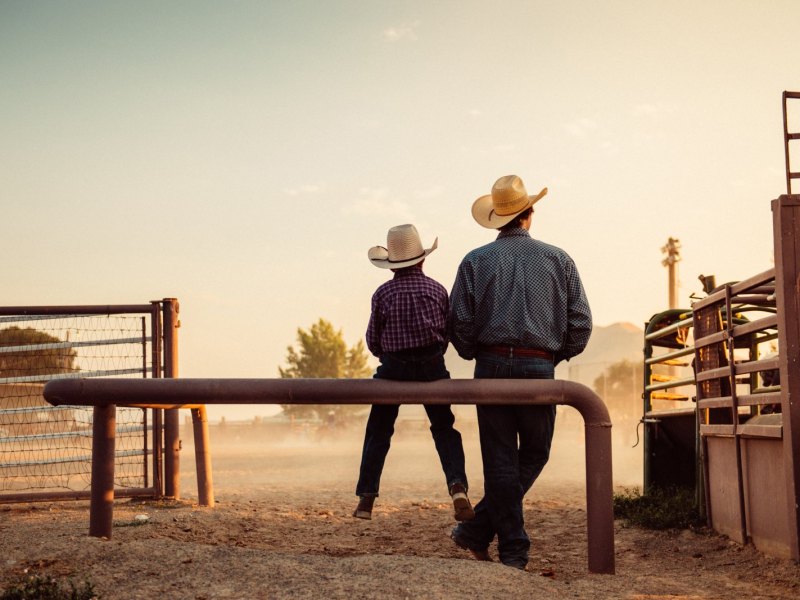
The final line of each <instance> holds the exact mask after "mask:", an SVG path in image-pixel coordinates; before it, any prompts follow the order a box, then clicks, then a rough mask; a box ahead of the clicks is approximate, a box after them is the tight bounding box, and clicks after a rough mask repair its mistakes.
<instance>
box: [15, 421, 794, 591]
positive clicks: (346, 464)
mask: <svg viewBox="0 0 800 600" xmlns="http://www.w3.org/2000/svg"><path fill="white" fill-rule="evenodd" d="M469 427H470V425H469V424H465V425H464V426H463V427H462V430H465V447H466V451H467V460H468V474H469V476H470V481H471V486H472V490H471V496H472V497H473V500H477V499H479V498H480V496H481V488H482V478H481V473H480V468H481V467H480V454H479V450H478V444H477V440H476V439H475V436H474V435H470V433H469V431H466V430H467V429H469ZM212 435H213V432H212ZM358 435H360V432H359V433H358ZM237 438H238V439H237ZM580 438H581V436H580V435H579V434H578V433H577V432H576V431H574V430H571V429H569V428H568V427H567V428H562V429H561V430H560V431H559V432H558V434H557V437H556V440H555V442H554V449H553V457H552V459H551V462H550V464H549V465H548V467H547V468H546V470H545V473H544V474H543V475H542V477H541V478H540V481H539V482H537V484H536V486H534V489H533V491H532V492H531V493H530V494H529V495H528V497H527V498H526V500H525V519H526V524H527V528H528V532H529V534H530V535H531V538H532V542H533V547H532V553H531V562H530V563H529V565H528V569H527V571H525V572H521V571H517V570H515V569H511V568H508V567H504V566H503V565H501V564H499V563H496V562H495V563H479V562H476V561H474V560H473V559H471V557H470V556H469V555H468V553H466V552H464V551H462V550H460V549H458V548H457V547H455V546H454V545H453V543H452V542H451V541H450V539H449V537H448V534H449V531H450V529H451V528H452V526H453V525H454V522H453V520H452V514H451V507H450V504H449V502H448V498H447V496H446V490H445V485H444V480H443V476H442V474H441V471H440V469H439V467H438V463H437V458H436V454H435V451H434V449H433V443H432V442H431V440H430V438H429V436H427V435H426V434H425V433H424V432H411V433H407V434H404V435H399V436H397V437H396V439H395V442H394V446H393V448H392V451H391V452H390V454H389V459H388V462H387V466H386V470H385V471H384V477H383V482H382V489H381V497H380V498H379V500H378V502H377V504H376V509H375V513H374V518H373V520H372V521H362V520H357V519H354V518H353V517H351V516H350V514H351V512H352V510H353V508H354V504H355V497H354V496H353V488H354V486H355V479H356V475H357V468H358V461H359V452H360V440H359V439H357V438H356V437H353V438H348V439H344V438H341V439H336V440H330V439H327V440H321V441H320V440H302V439H291V440H288V441H284V442H283V443H281V444H267V443H265V442H260V443H255V442H253V441H247V440H245V439H242V438H241V437H240V436H237V435H232V434H229V435H226V436H225V437H224V438H222V437H221V436H217V438H216V439H214V438H212V443H213V457H214V458H213V462H214V484H215V490H216V498H217V506H216V507H215V508H213V509H209V508H204V507H199V506H197V505H196V503H193V502H192V498H196V487H195V478H194V474H193V473H192V469H193V460H192V454H191V450H192V448H191V444H190V443H189V442H190V440H185V441H184V446H185V449H186V450H187V452H185V453H184V458H183V464H182V472H183V478H182V496H183V498H184V500H183V501H181V502H132V501H126V500H119V501H117V504H116V508H115V527H114V533H113V537H112V539H111V540H100V539H95V538H89V537H88V536H87V535H86V534H87V530H88V507H87V504H86V503H84V502H77V503H76V502H69V503H48V504H32V505H27V504H18V505H5V506H3V505H0V550H1V553H0V589H4V588H5V587H6V586H7V585H8V583H9V582H11V581H14V580H17V579H18V578H19V577H22V576H23V575H24V574H25V573H40V574H49V575H53V576H57V577H71V578H73V579H74V580H76V581H82V580H83V579H84V578H88V579H89V580H90V581H91V582H92V583H93V584H94V586H95V589H96V590H97V591H98V592H99V594H100V595H101V596H102V597H103V598H156V597H162V598H189V599H212V598H290V597H291V598H304V597H305V598H450V597H453V596H454V595H457V597H461V598H474V597H515V598H516V597H523V598H626V599H643V598H650V599H655V598H692V599H694V598H797V597H800V567H798V565H796V564H795V563H793V562H790V561H784V560H778V559H774V558H769V557H766V556H763V555H761V554H759V553H758V552H756V551H755V550H754V549H753V548H752V547H751V546H747V547H741V546H738V545H737V544H735V543H733V542H730V541H729V540H727V539H726V538H724V537H722V536H719V535H717V534H714V533H713V532H710V531H707V530H700V531H670V532H652V531H644V530H640V529H636V528H630V527H626V526H624V524H623V523H621V522H619V521H618V522H617V526H616V564H617V574H616V575H589V574H588V573H587V560H586V534H585V525H586V513H585V497H584V486H583V482H582V479H583V459H582V453H583V447H582V442H581V439H580ZM616 441H617V444H616V445H615V453H616V454H615V471H616V474H615V480H616V481H617V483H619V484H632V483H636V482H637V481H638V479H639V478H640V477H639V473H640V466H641V461H640V458H639V457H640V450H639V449H637V450H634V451H630V449H629V448H628V445H629V444H628V441H629V440H628V436H626V439H625V440H624V441H623V440H620V439H617V440H616ZM139 515H146V516H147V521H146V522H145V523H144V524H138V523H139V521H137V516H139ZM141 518H142V517H140V519H141ZM492 551H494V548H493V549H492ZM495 555H496V554H495Z"/></svg>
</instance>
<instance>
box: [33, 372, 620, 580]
mask: <svg viewBox="0 0 800 600" xmlns="http://www.w3.org/2000/svg"><path fill="white" fill-rule="evenodd" d="M44 395H45V398H46V399H47V401H48V402H50V403H51V404H54V405H56V406H58V405H61V404H71V405H86V406H94V407H95V409H94V410H95V424H96V427H97V430H96V436H97V437H96V438H95V440H94V442H95V446H96V447H97V454H96V458H95V460H96V461H97V463H98V464H96V465H95V464H93V467H92V490H93V494H94V495H93V497H92V503H91V506H90V531H89V533H90V535H93V536H98V537H111V531H112V523H113V503H114V485H113V468H114V462H113V460H109V456H113V446H114V438H113V428H112V427H110V426H109V423H110V422H113V419H114V413H115V408H116V406H117V405H119V406H147V407H158V408H165V409H175V408H189V409H192V411H193V412H194V411H196V410H198V411H199V410H200V409H201V407H202V406H203V405H205V404H324V403H330V404H423V403H425V404H495V405H496V404H506V405H508V404H528V405H555V404H566V405H569V406H572V407H574V408H575V409H577V410H578V412H580V413H581V415H582V416H583V419H584V430H585V436H586V513H587V533H588V563H589V565H588V567H589V571H590V572H592V573H614V568H615V567H614V512H613V484H612V470H611V420H610V417H609V414H608V410H607V408H606V406H605V404H603V401H602V400H601V399H600V398H599V397H598V396H597V394H595V393H594V392H592V391H591V390H590V389H589V388H587V387H586V386H584V385H581V384H579V383H575V382H571V381H561V380H529V379H492V380H488V379H453V380H440V381H434V382H425V383H423V382H401V381H389V380H382V379H150V380H132V379H102V380H101V379H97V380H91V379H85V380H81V379H73V380H61V381H52V382H49V383H48V384H47V385H46V386H45V390H44ZM193 416H194V415H193ZM199 429H202V427H200V428H199ZM197 431H198V427H196V428H195V433H196V435H197ZM197 445H200V446H202V452H203V453H204V455H205V456H208V445H207V439H205V440H204V439H202V436H201V438H200V439H199V440H198V439H197V437H196V446H197ZM109 448H111V450H109ZM197 465H198V469H200V468H203V469H207V472H206V473H205V474H204V476H207V477H206V479H205V482H206V486H207V487H206V492H207V493H210V498H209V499H210V500H211V501H212V502H213V488H212V487H211V478H210V474H211V471H210V462H207V461H205V460H200V458H199V457H198V460H197ZM201 465H202V467H201ZM199 481H200V474H199V473H198V482H199ZM202 503H203V502H202V499H201V504H202Z"/></svg>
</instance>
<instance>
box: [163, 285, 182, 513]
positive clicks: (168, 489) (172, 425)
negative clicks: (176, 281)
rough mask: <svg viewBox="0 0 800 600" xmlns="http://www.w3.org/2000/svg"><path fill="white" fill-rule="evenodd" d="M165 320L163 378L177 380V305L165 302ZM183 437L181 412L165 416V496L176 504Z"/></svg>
mask: <svg viewBox="0 0 800 600" xmlns="http://www.w3.org/2000/svg"><path fill="white" fill-rule="evenodd" d="M161 311H162V314H163V319H164V377H171V378H174V377H178V314H177V313H178V303H177V301H176V300H175V299H174V298H164V300H163V303H162V305H161ZM180 471H181V433H180V421H179V415H178V411H177V410H176V409H170V410H167V411H166V412H165V413H164V494H165V495H166V496H167V497H169V498H175V499H176V500H177V499H179V498H180V497H181V481H180Z"/></svg>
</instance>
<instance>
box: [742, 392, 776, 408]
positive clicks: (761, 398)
mask: <svg viewBox="0 0 800 600" xmlns="http://www.w3.org/2000/svg"><path fill="white" fill-rule="evenodd" d="M780 403H781V393H780V392H764V393H760V394H743V395H741V396H739V405H740V406H766V405H768V404H780Z"/></svg>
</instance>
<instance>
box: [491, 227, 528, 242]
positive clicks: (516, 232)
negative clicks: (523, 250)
mask: <svg viewBox="0 0 800 600" xmlns="http://www.w3.org/2000/svg"><path fill="white" fill-rule="evenodd" d="M506 237H531V234H530V233H529V232H528V230H527V229H525V228H524V227H514V228H513V229H509V230H507V231H501V232H500V233H499V234H498V235H497V239H498V240H499V239H500V238H506Z"/></svg>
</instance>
